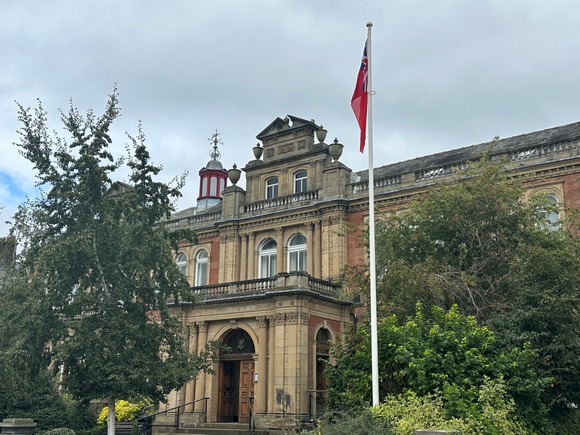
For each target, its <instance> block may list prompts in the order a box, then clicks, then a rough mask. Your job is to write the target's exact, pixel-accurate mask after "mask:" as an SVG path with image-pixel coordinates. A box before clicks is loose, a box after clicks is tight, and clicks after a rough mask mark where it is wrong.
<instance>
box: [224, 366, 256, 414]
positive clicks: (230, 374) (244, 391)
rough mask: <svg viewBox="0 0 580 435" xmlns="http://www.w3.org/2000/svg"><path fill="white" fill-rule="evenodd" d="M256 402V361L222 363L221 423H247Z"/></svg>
mask: <svg viewBox="0 0 580 435" xmlns="http://www.w3.org/2000/svg"><path fill="white" fill-rule="evenodd" d="M253 400H254V360H253V359H242V360H226V361H221V363H220V409H219V421H220V422H239V423H247V422H248V421H250V407H251V406H253Z"/></svg>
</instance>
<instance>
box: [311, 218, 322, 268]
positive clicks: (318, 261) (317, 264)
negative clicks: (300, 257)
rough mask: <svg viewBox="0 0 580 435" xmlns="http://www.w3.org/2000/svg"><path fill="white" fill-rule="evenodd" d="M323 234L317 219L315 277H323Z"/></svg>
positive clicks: (315, 231)
mask: <svg viewBox="0 0 580 435" xmlns="http://www.w3.org/2000/svg"><path fill="white" fill-rule="evenodd" d="M321 243H322V235H321V223H320V221H317V222H315V223H314V255H313V257H314V258H313V261H314V277H315V278H322V250H321V249H320V248H321Z"/></svg>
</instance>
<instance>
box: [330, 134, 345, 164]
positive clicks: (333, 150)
mask: <svg viewBox="0 0 580 435" xmlns="http://www.w3.org/2000/svg"><path fill="white" fill-rule="evenodd" d="M343 149H344V145H343V144H341V143H338V139H337V138H334V143H331V144H330V145H328V153H329V154H330V157H332V160H333V161H334V162H338V159H339V158H340V156H342V150H343Z"/></svg>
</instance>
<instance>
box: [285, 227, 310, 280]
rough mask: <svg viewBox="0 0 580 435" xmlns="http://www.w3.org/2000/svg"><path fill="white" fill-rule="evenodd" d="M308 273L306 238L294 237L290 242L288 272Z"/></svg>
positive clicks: (297, 235) (299, 235)
mask: <svg viewBox="0 0 580 435" xmlns="http://www.w3.org/2000/svg"><path fill="white" fill-rule="evenodd" d="M304 271H306V237H304V236H303V235H302V234H296V235H294V236H292V238H291V239H290V241H289V242H288V272H304Z"/></svg>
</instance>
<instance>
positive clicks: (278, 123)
mask: <svg viewBox="0 0 580 435" xmlns="http://www.w3.org/2000/svg"><path fill="white" fill-rule="evenodd" d="M304 127H312V129H313V130H314V131H316V130H318V129H319V126H318V125H316V123H315V122H314V120H313V119H312V120H310V121H308V120H306V119H302V118H298V117H297V116H292V115H286V117H285V118H284V119H282V118H280V117H278V118H276V119H275V120H274V121H272V122H271V123H270V125H268V126H267V127H266V128H265V129H264V130H262V131H261V132H260V133H259V134H258V135H257V136H256V138H258V139H259V140H261V141H264V140H266V139H267V138H269V137H270V136H273V135H279V134H280V133H289V132H292V131H295V130H300V129H303V128H304Z"/></svg>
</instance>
